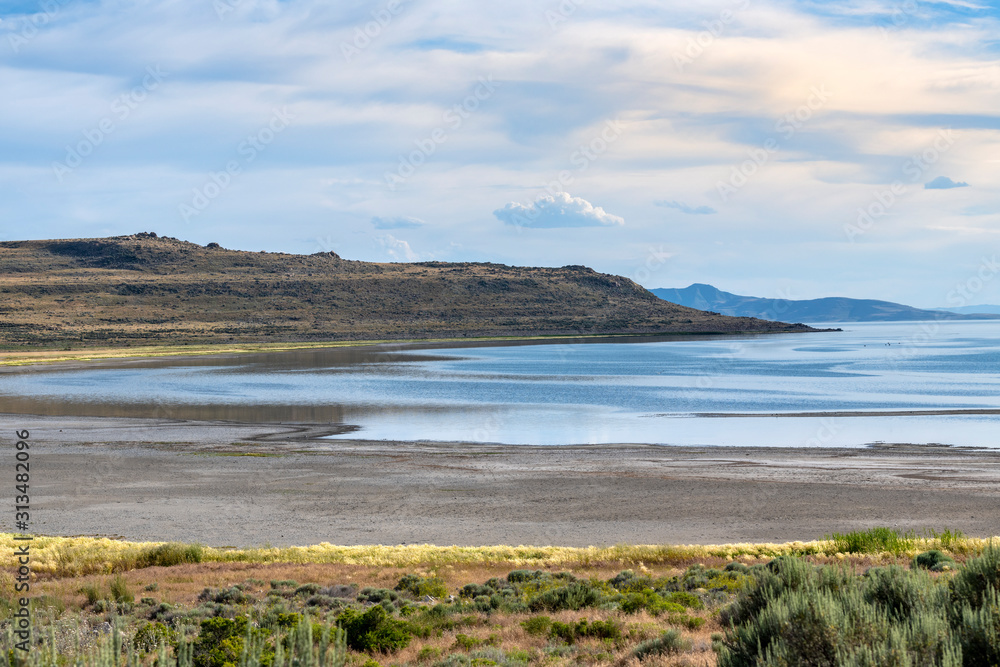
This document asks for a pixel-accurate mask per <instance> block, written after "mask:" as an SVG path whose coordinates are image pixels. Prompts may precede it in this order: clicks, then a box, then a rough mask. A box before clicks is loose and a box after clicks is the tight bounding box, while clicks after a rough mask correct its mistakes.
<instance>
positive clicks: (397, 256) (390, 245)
mask: <svg viewBox="0 0 1000 667" xmlns="http://www.w3.org/2000/svg"><path fill="white" fill-rule="evenodd" d="M378 242H379V245H381V246H382V248H383V249H384V250H385V254H387V255H388V256H389V257H390V258H391V259H392V260H393V261H396V262H417V261H420V256H419V255H417V253H415V252H414V251H413V248H411V247H410V244H409V243H407V242H406V241H404V240H403V239H397V238H396V237H395V236H393V235H392V234H382V235H381V236H379V237H378Z"/></svg>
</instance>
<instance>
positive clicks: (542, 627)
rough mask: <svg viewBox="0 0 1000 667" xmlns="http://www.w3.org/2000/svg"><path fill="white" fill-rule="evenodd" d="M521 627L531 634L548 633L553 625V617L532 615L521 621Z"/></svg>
mask: <svg viewBox="0 0 1000 667" xmlns="http://www.w3.org/2000/svg"><path fill="white" fill-rule="evenodd" d="M521 627H522V628H524V631H525V632H527V633H528V634H529V635H547V634H549V629H550V628H551V627H552V619H551V618H549V617H548V616H532V617H531V618H529V619H526V620H524V621H521Z"/></svg>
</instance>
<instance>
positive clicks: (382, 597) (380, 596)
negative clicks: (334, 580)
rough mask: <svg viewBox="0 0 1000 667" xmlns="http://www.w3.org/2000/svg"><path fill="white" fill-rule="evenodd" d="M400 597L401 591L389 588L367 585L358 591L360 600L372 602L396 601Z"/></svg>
mask: <svg viewBox="0 0 1000 667" xmlns="http://www.w3.org/2000/svg"><path fill="white" fill-rule="evenodd" d="M398 599H399V593H397V592H396V591H391V590H389V589H388V588H374V587H372V586H367V587H365V588H362V589H361V592H359V593H358V602H367V603H370V604H381V603H383V602H395V601H396V600H398Z"/></svg>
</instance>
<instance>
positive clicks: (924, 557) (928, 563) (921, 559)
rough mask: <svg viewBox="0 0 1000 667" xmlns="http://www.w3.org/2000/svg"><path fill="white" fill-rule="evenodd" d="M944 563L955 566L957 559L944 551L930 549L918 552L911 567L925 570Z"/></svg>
mask: <svg viewBox="0 0 1000 667" xmlns="http://www.w3.org/2000/svg"><path fill="white" fill-rule="evenodd" d="M942 564H948V565H950V566H951V567H952V568H953V567H954V566H955V559H954V558H952V557H951V556H949V555H948V554H946V553H944V552H943V551H938V550H937V549H931V550H930V551H925V552H923V553H919V554H917V555H916V557H915V558H914V559H913V563H912V564H911V566H910V567H912V568H913V569H917V568H923V569H925V570H934V568H937V567H938V566H939V565H942ZM938 571H940V569H939V570H938Z"/></svg>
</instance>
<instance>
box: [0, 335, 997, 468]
mask: <svg viewBox="0 0 1000 667" xmlns="http://www.w3.org/2000/svg"><path fill="white" fill-rule="evenodd" d="M838 326H843V327H844V329H845V331H844V332H842V333H814V334H792V335H781V336H763V337H755V338H746V339H731V338H725V339H714V340H710V339H694V340H682V341H677V340H672V341H664V342H644V343H628V344H624V343H587V344H552V345H513V346H502V347H461V348H449V349H434V350H427V349H423V350H411V351H400V350H391V349H380V350H375V351H371V350H349V351H345V350H329V351H309V352H294V353H280V354H268V355H261V356H245V357H239V358H231V359H211V360H210V359H201V360H198V361H192V360H186V361H177V360H172V361H162V360H161V361H156V362H138V363H133V364H130V365H128V366H124V367H122V366H118V367H104V368H88V369H87V370H81V371H54V372H53V371H46V372H38V371H34V372H27V373H16V374H5V375H3V376H0V412H30V413H41V414H81V415H114V416H161V417H176V418H192V419H232V420H246V421H322V422H337V423H343V424H346V425H353V426H356V427H358V430H357V431H356V432H353V433H348V434H345V435H344V436H339V437H354V438H357V437H360V438H366V439H391V440H451V441H481V442H502V443H511V444H575V443H592V444H599V443H618V442H633V443H663V444H684V445H774V446H821V445H822V446H862V445H865V444H868V443H872V442H878V441H882V442H912V443H942V444H950V445H965V446H982V447H991V448H993V447H1000V414H960V415H947V416H936V415H914V414H904V415H893V416H888V415H872V416H843V415H831V414H824V415H815V416H773V415H776V414H784V415H788V414H793V415H794V414H796V413H833V412H848V413H859V412H863V413H871V412H874V413H880V412H883V413H884V412H888V411H891V412H912V411H930V410H941V409H947V410H984V409H986V410H996V411H998V412H1000V322H998V321H985V322H957V323H956V322H952V323H948V322H943V323H912V322H906V323H892V324H847V325H838ZM706 413H708V414H711V415H712V416H705V415H706ZM734 415H741V416H734ZM748 415H756V416H748Z"/></svg>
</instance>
